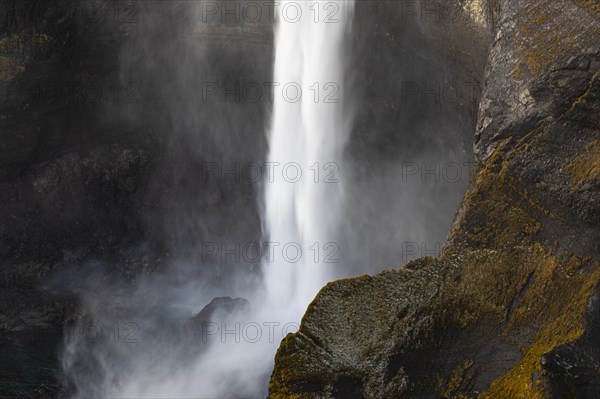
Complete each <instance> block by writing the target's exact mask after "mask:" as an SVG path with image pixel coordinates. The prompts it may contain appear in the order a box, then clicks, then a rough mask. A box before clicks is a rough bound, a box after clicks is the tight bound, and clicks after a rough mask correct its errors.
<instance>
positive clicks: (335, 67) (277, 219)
mask: <svg viewBox="0 0 600 399" xmlns="http://www.w3.org/2000/svg"><path fill="white" fill-rule="evenodd" d="M298 5H301V7H302V9H301V15H302V16H301V17H300V18H299V20H298V21H296V19H297V16H299V15H300V13H298V7H297V6H298ZM353 11H354V1H353V0H352V1H335V2H331V1H318V2H312V1H302V2H297V1H283V2H282V5H281V9H280V12H278V13H277V15H280V16H281V17H280V21H279V24H278V27H277V35H276V57H275V77H274V79H275V82H277V83H279V84H280V87H282V86H285V85H286V84H289V83H297V85H298V86H299V87H301V89H302V96H301V99H300V100H299V101H297V102H294V100H295V99H297V98H298V97H297V96H296V90H295V89H294V88H293V87H292V88H290V89H289V90H288V91H284V95H281V96H277V97H275V104H274V114H273V120H272V126H271V132H270V137H269V146H270V152H269V162H271V163H273V164H274V165H282V167H284V166H285V165H300V170H301V172H302V177H301V179H300V180H299V181H298V182H297V183H290V180H295V177H296V171H297V169H298V168H297V167H292V168H289V169H287V170H288V172H289V173H287V175H288V176H287V177H288V179H287V180H286V179H282V178H276V179H274V181H273V182H272V183H267V184H266V190H265V203H266V208H265V209H266V210H265V217H264V219H265V228H266V232H267V234H268V236H269V239H270V241H271V242H276V243H278V244H280V247H283V246H285V245H286V244H288V243H297V244H298V246H299V247H300V248H302V256H301V258H300V260H299V261H298V262H297V263H292V262H285V261H283V262H278V261H277V260H276V261H275V262H273V263H272V264H270V265H267V267H266V288H267V292H268V302H269V306H270V307H272V306H278V307H283V308H284V309H286V310H287V312H286V313H287V314H288V317H292V318H293V319H294V320H299V318H300V316H301V315H302V313H303V312H304V310H305V309H306V306H307V305H308V303H309V302H310V300H311V299H312V298H313V297H314V296H315V294H316V293H317V291H318V290H319V289H320V288H321V287H322V286H323V285H324V284H325V283H326V282H327V281H328V280H330V278H332V277H333V276H331V275H330V274H329V273H328V271H327V269H330V268H331V263H327V262H331V261H335V260H336V253H335V252H336V251H337V248H338V246H337V244H336V243H335V238H336V229H337V227H338V217H339V212H340V208H341V206H342V204H341V202H342V199H343V198H342V194H343V185H342V184H343V182H342V181H341V179H340V176H341V172H342V166H341V155H342V151H343V149H344V146H345V144H346V141H347V138H348V135H349V130H350V118H349V116H348V115H345V106H344V105H345V101H344V92H345V91H344V83H345V76H346V73H345V62H344V54H345V48H344V47H345V46H344V43H345V41H346V40H347V33H348V30H349V26H350V24H351V21H352V16H353ZM286 93H288V94H287V95H285V94H286ZM286 97H287V98H286ZM277 177H280V176H279V175H277ZM277 253H279V252H277ZM290 253H291V255H290V256H289V257H288V258H289V259H294V260H296V259H297V257H296V256H294V253H295V251H294V249H293V248H292V249H290ZM328 266H329V267H328Z"/></svg>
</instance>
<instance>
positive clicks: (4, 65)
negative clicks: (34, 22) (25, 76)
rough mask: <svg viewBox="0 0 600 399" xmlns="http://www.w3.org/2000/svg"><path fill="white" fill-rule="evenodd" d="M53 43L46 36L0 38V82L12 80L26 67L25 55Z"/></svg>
mask: <svg viewBox="0 0 600 399" xmlns="http://www.w3.org/2000/svg"><path fill="white" fill-rule="evenodd" d="M53 41H54V39H52V37H50V36H48V35H46V34H38V33H34V34H32V35H30V36H26V37H24V36H19V35H12V36H7V37H3V38H0V81H6V80H10V79H14V78H15V77H16V76H17V75H19V74H20V73H23V72H24V71H25V69H26V66H27V60H26V53H28V52H35V51H37V50H39V49H40V48H42V47H43V46H45V45H47V44H50V43H52V42H53Z"/></svg>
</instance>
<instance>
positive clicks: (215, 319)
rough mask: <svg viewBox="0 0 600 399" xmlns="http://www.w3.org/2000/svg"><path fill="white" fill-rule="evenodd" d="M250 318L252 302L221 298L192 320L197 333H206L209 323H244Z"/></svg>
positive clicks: (212, 302) (242, 299)
mask: <svg viewBox="0 0 600 399" xmlns="http://www.w3.org/2000/svg"><path fill="white" fill-rule="evenodd" d="M249 317H250V302H248V301H247V300H246V299H244V298H235V299H233V298H230V297H219V298H215V299H213V300H212V301H211V302H210V303H209V304H208V305H206V306H205V307H204V308H202V310H201V311H200V312H199V313H198V314H197V315H196V316H194V317H193V318H191V319H190V322H191V325H192V328H193V329H194V330H195V331H196V332H200V333H203V332H205V326H206V324H208V323H225V322H238V323H241V322H244V321H245V320H247V319H248V318H249Z"/></svg>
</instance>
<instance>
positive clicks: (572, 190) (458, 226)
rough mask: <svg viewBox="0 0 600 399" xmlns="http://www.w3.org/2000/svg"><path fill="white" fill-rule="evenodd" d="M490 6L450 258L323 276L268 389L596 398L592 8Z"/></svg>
mask: <svg viewBox="0 0 600 399" xmlns="http://www.w3.org/2000/svg"><path fill="white" fill-rule="evenodd" d="M490 4H492V2H490ZM495 4H496V5H498V7H499V8H498V9H497V11H498V13H497V14H496V15H495V18H496V21H495V23H494V24H491V25H489V28H490V29H492V32H493V37H494V39H493V41H492V42H491V43H490V50H489V59H488V65H487V70H486V74H485V81H484V91H483V94H482V98H481V102H480V106H479V116H478V124H477V130H476V137H475V157H476V160H477V162H478V171H477V173H476V175H475V178H474V179H473V181H472V183H471V185H470V187H469V189H468V192H467V194H466V195H465V197H464V199H463V202H462V205H461V206H460V208H459V210H458V212H457V215H456V220H455V223H454V226H453V228H452V231H451V232H450V235H449V238H448V241H447V243H446V246H445V247H444V250H443V252H442V254H441V256H440V257H439V258H437V259H432V258H425V259H422V260H419V261H416V262H412V263H409V264H408V265H406V266H405V267H404V268H403V269H402V270H397V271H388V272H385V273H382V274H380V275H376V276H373V277H367V276H365V277H360V278H356V279H350V280H342V281H338V282H333V283H330V284H328V285H327V286H326V287H325V288H323V289H322V291H321V292H320V293H319V295H318V296H317V297H316V298H315V300H314V301H313V303H312V304H311V305H310V306H309V308H308V310H307V312H306V314H305V316H304V319H303V321H302V325H301V327H300V330H299V332H298V333H296V334H290V335H288V336H287V338H286V339H285V340H284V341H283V342H282V344H281V346H280V348H279V350H278V353H277V355H276V361H275V368H274V371H273V374H272V376H271V384H270V397H272V398H284V397H285V398H288V397H298V398H323V397H326V398H338V397H354V398H373V397H380V398H384V397H385V398H388V397H396V398H416V397H419V398H439V397H442V398H474V397H478V398H528V399H529V398H590V399H591V398H596V397H598V395H600V390H599V389H600V387H599V386H598V375H599V374H598V362H599V361H600V358H599V355H598V351H599V349H600V344H599V343H598V342H600V341H598V340H597V339H596V337H597V333H598V331H597V327H598V326H597V324H598V323H597V314H598V313H597V295H598V292H599V291H598V290H599V282H600V247H599V246H598V242H600V241H599V240H598V238H599V236H598V234H599V233H600V226H599V225H598V220H599V219H598V217H597V215H598V214H597V212H598V203H599V202H598V198H600V179H599V176H598V172H597V170H598V169H597V165H598V159H600V158H599V156H600V152H598V151H597V148H598V147H597V146H598V139H599V138H600V136H599V128H600V126H599V125H598V122H597V120H598V118H597V116H598V114H599V111H600V102H599V101H598V100H599V98H598V93H600V91H599V90H600V86H598V77H599V66H600V64H599V63H598V61H599V57H600V53H599V50H598V46H597V45H596V44H594V43H597V41H598V38H599V37H600V25H599V22H598V18H597V7H596V6H595V5H594V3H593V2H569V1H565V2H550V1H543V0H538V1H501V2H497V3H495ZM482 46H485V43H482Z"/></svg>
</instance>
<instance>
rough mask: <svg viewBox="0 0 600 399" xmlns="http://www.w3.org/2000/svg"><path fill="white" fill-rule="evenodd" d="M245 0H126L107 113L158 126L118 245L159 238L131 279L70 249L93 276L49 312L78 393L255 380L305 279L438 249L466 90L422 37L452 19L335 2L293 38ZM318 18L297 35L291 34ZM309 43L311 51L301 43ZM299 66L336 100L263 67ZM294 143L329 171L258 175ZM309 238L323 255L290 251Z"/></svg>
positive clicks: (257, 391) (210, 391) (186, 391)
mask: <svg viewBox="0 0 600 399" xmlns="http://www.w3.org/2000/svg"><path fill="white" fill-rule="evenodd" d="M329 3H330V4H340V5H342V3H343V2H333V3H332V2H329ZM256 4H257V3H256V2H251V1H239V0H238V1H234V0H231V1H218V2H215V1H195V2H187V1H182V2H172V1H168V2H165V1H147V2H140V3H138V7H139V14H137V17H138V22H137V23H136V25H135V28H132V29H131V31H130V32H128V34H127V40H126V41H125V42H124V44H123V45H122V46H121V49H120V52H119V75H120V79H121V82H122V83H123V84H130V83H133V84H134V87H135V89H136V90H139V99H140V101H137V102H134V103H131V104H128V105H127V106H124V107H122V108H120V109H119V110H107V111H106V112H107V114H108V115H110V116H111V117H117V116H118V117H119V118H123V119H124V120H126V121H128V123H129V124H130V125H131V126H132V127H134V126H136V127H139V126H142V127H143V128H144V129H148V130H149V131H150V132H151V134H150V136H151V137H152V138H153V140H156V142H157V143H158V146H157V147H158V148H159V150H158V154H156V159H157V161H156V164H157V166H156V168H154V169H153V170H152V172H151V173H149V176H148V179H149V181H150V184H148V186H147V187H146V188H145V189H144V191H143V192H142V193H140V195H141V196H142V197H143V198H144V201H145V203H147V204H148V206H147V207H145V208H143V209H140V210H139V214H140V218H141V219H142V220H143V221H144V224H145V226H146V227H147V229H146V235H145V236H144V237H143V240H142V242H141V243H140V244H137V245H136V246H134V247H133V248H132V249H131V250H132V251H146V250H147V251H149V252H150V253H152V254H154V255H155V257H154V258H152V259H150V260H149V263H152V264H153V266H151V267H150V268H151V269H152V272H151V273H147V274H144V275H142V276H136V277H135V278H124V279H115V278H113V277H108V276H109V275H110V270H111V268H112V265H111V264H110V262H107V261H105V260H98V261H96V262H88V263H83V264H81V265H79V268H78V270H79V271H78V272H77V273H81V271H82V270H83V271H85V270H93V272H90V274H89V275H88V276H87V277H86V278H87V279H88V280H89V281H90V282H93V284H90V287H89V289H87V290H85V291H82V292H81V293H80V300H81V304H80V307H79V308H80V311H79V313H78V317H77V318H76V319H75V320H73V323H72V324H70V325H69V326H68V327H67V328H66V331H65V339H64V351H63V354H62V366H63V372H64V376H65V383H66V385H67V387H68V391H69V392H70V394H71V395H72V396H73V397H75V398H78V397H81V398H84V397H140V398H141V397H177V398H186V397H190V398H191V397H194V398H198V397H207V398H208V397H264V396H265V395H266V394H267V389H268V381H269V377H270V373H271V369H272V366H273V356H274V354H275V351H276V350H277V347H278V346H279V343H280V341H281V339H282V338H284V337H285V335H286V334H287V333H290V332H294V331H296V330H297V328H298V327H299V323H300V322H301V316H302V314H303V313H304V310H305V309H306V306H308V304H309V303H310V301H311V300H312V298H313V297H314V296H315V295H316V294H317V292H318V290H319V288H320V287H322V286H323V285H324V284H326V283H327V282H328V281H332V280H335V279H339V278H346V277H352V276H356V275H361V274H373V273H377V272H379V271H382V270H385V269H388V268H400V267H402V265H403V264H404V263H406V262H407V261H409V260H411V259H415V258H418V257H421V256H435V255H436V254H437V253H439V251H440V250H441V249H442V245H443V242H444V239H445V236H446V234H447V231H448V229H449V226H450V224H451V222H452V219H453V213H454V210H455V209H456V208H457V206H458V203H459V201H460V198H461V197H462V195H463V194H464V191H465V189H466V186H467V184H468V181H469V177H470V176H469V172H470V170H471V164H470V159H469V156H468V155H467V154H469V153H470V148H469V146H470V143H471V141H472V139H471V137H470V136H469V133H468V132H472V131H473V126H474V124H475V118H476V115H473V114H471V113H469V111H468V110H469V109H471V107H466V106H465V104H468V103H476V102H477V96H478V93H477V87H478V82H469V81H466V80H465V76H468V75H469V73H468V71H456V70H455V69H454V68H453V65H452V64H451V63H449V61H448V60H447V59H446V58H445V57H444V54H443V53H442V51H441V48H443V46H444V44H443V43H439V42H435V41H434V40H433V39H431V38H430V34H431V31H434V30H444V29H452V23H451V22H447V21H446V20H445V19H441V20H440V21H433V22H432V21H426V20H423V18H421V17H420V16H414V15H412V14H411V15H408V14H407V13H406V10H405V9H403V8H402V6H401V5H400V4H395V3H393V2H375V1H373V2H368V1H364V2H361V1H358V2H356V5H355V9H353V10H345V11H344V12H342V11H340V14H339V16H343V17H348V18H350V19H351V20H346V21H342V22H337V23H335V24H332V25H333V26H330V27H329V30H328V29H325V28H324V27H325V25H324V22H323V20H324V19H325V18H327V17H328V16H330V15H328V14H327V11H331V10H326V9H323V10H322V14H320V15H319V16H320V18H321V19H320V20H319V22H314V20H313V19H312V17H314V15H311V18H310V19H308V20H306V19H305V20H303V21H302V23H304V24H305V25H306V26H305V27H304V28H299V27H298V26H295V28H297V29H299V31H298V32H295V35H297V36H295V38H293V39H291V40H292V42H293V40H296V41H297V42H298V44H299V47H298V48H289V46H290V43H291V42H290V41H289V40H284V39H283V38H282V36H283V35H284V34H285V33H284V32H282V30H281V25H280V24H278V23H277V21H278V20H279V19H278V18H281V12H282V10H281V9H278V8H273V5H261V11H260V12H261V14H260V15H261V17H257V16H256V15H258V14H252V15H253V17H252V18H250V17H249V16H248V15H249V14H248V12H250V11H253V12H254V11H255V10H254V8H252V7H254V5H256ZM315 4H317V3H315ZM318 4H320V5H323V6H324V5H325V3H318ZM226 7H231V8H226ZM249 7H250V8H249ZM343 7H348V4H345V5H342V8H343ZM226 10H230V12H226ZM340 10H341V9H340ZM304 11H305V12H307V11H310V10H308V8H307V7H305V8H304ZM334 11H335V10H334ZM271 16H273V18H271ZM307 21H308V22H307ZM288 27H289V26H288ZM320 28H323V29H325V31H322V32H320V33H319V34H318V35H316V37H314V38H313V42H311V41H310V40H308V39H306V38H305V37H304V36H302V34H306V33H307V32H308V33H310V32H314V31H316V30H318V29H320ZM302 29H304V30H302ZM288 34H289V32H288ZM336 35H338V36H336ZM323 38H328V39H327V40H325V42H324V40H323ZM278 40H279V41H278ZM310 43H312V46H319V45H321V46H322V47H320V48H319V50H320V51H321V53H319V51H318V50H315V48H305V49H302V47H301V46H302V45H303V44H304V45H308V44H310ZM278 45H279V46H284V48H279V47H278ZM286 46H287V47H286ZM283 50H287V51H289V54H285V55H283V57H284V61H281V59H282V58H281V57H282V51H283ZM323 52H324V53H323ZM319 54H321V55H329V56H330V57H331V59H318V58H319V57H318V56H319ZM278 56H280V59H279V60H278V59H277V57H278ZM295 56H297V57H299V60H296V61H294V60H293V59H292V58H293V57H295ZM325 58H327V57H325ZM278 62H279V64H278ZM281 63H283V64H285V65H282V64H281ZM278 66H279V68H280V69H279V72H280V73H279V75H278V69H277V68H278ZM296 67H298V68H300V70H294V68H296ZM327 67H330V69H327ZM476 67H477V66H474V68H476ZM302 68H304V69H302ZM323 70H325V72H323ZM282 71H285V73H282ZM307 71H308V72H307ZM311 71H312V75H311V73H310V72H311ZM327 72H331V73H334V74H335V75H336V76H337V77H336V78H332V76H331V75H327ZM313 78H314V79H316V80H317V81H322V82H325V83H331V81H334V82H336V83H339V87H340V88H341V90H340V91H339V94H338V95H339V96H340V97H339V100H340V101H339V102H337V103H335V106H333V107H332V106H329V108H326V111H323V108H322V106H324V105H326V104H316V103H315V102H314V101H312V99H311V101H308V102H305V103H302V102H301V103H300V104H296V103H290V102H289V101H285V100H284V101H282V97H281V94H280V93H281V91H279V90H278V89H279V88H280V86H278V85H277V84H281V83H282V82H279V81H286V82H287V81H288V80H290V81H294V82H295V83H299V84H301V85H303V87H305V86H307V85H310V84H311V83H310V82H309V80H310V79H313ZM302 79H306V81H302ZM428 84H429V86H428V87H427V85H428ZM281 86H282V85H281ZM449 87H451V89H452V90H454V91H452V95H449V94H448V93H449V91H448V90H446V89H448V88H449ZM304 91H305V92H310V88H308V89H306V88H305V90H304ZM458 92H460V93H459V94H460V95H459V94H458ZM257 93H259V94H260V95H258V94H257ZM278 93H279V96H278ZM311 94H312V93H311ZM325 94H327V93H325ZM290 104H294V106H293V107H292V108H291V109H287V111H285V112H287V113H288V114H287V115H286V116H285V117H284V120H278V115H279V117H280V118H281V112H282V108H285V107H287V106H290V107H291V105H290ZM319 105H320V106H321V108H319ZM329 105H331V104H329ZM312 106H314V107H315V108H311V107H312ZM306 115H312V116H310V117H307V116H306ZM294 116H296V117H297V118H298V120H295V119H294ZM311 118H313V119H312V125H311V124H310V123H309V122H311ZM307 120H308V122H307ZM290 122H291V123H290ZM286 123H288V124H290V128H289V131H288V130H287V129H286V128H285V124H286ZM303 123H304V124H305V125H306V126H305V128H304V129H303V128H302V127H301V125H302V124H303ZM320 128H322V130H323V131H322V132H319V129H320ZM332 130H333V131H335V134H333V135H332V134H331V131H332ZM277 132H279V133H281V134H283V136H281V138H280V139H281V140H282V141H281V142H280V143H279V144H277V142H276V140H274V138H277V134H278V133H277ZM311 134H315V135H316V136H315V137H309V136H310V135H311ZM332 136H335V137H336V139H335V140H333V139H332ZM304 138H306V140H304V141H303V140H302V139H304ZM296 139H297V140H298V141H293V140H296ZM330 139H331V140H333V142H331V143H329V144H328V142H327V140H330ZM269 140H272V141H269ZM307 143H308V144H307ZM309 144H310V145H312V146H316V149H317V150H316V152H317V153H318V155H314V154H311V153H310V150H308V149H304V147H303V146H304V145H306V147H307V148H309V147H310V145H309ZM282 151H284V153H282ZM286 151H287V152H286ZM319 151H321V152H320V153H319ZM295 161H298V162H299V163H300V164H301V165H302V171H303V172H304V173H311V172H312V170H311V169H310V166H311V165H313V164H314V163H315V162H317V163H319V167H320V168H321V167H323V166H325V165H326V164H328V163H332V164H333V169H327V168H325V169H321V170H320V171H321V173H322V174H321V175H320V177H321V178H325V177H327V173H329V172H334V177H335V182H336V183H335V184H330V185H326V184H317V183H314V184H313V183H309V184H308V185H304V186H301V187H302V188H301V189H297V187H298V186H290V183H289V182H288V181H287V180H285V179H284V181H282V180H281V177H282V176H280V175H279V174H277V173H278V171H277V173H275V175H274V178H275V183H273V182H271V181H270V180H269V177H273V176H271V175H270V174H269V173H270V170H269V167H268V165H269V164H270V163H277V162H279V163H282V164H285V163H289V162H295ZM309 171H311V172H309ZM288 177H289V176H288ZM311 177H312V176H311ZM290 187H292V188H294V189H292V190H291V191H287V189H289V188H290ZM295 189H297V190H296V191H295ZM312 190H314V191H312ZM302 195H305V196H308V197H309V198H304V199H301V198H300V199H298V196H300V197H301V196H302ZM287 197H294V198H296V199H295V200H294V199H290V198H287ZM286 198H287V199H286ZM277 199H279V200H281V203H278V201H277ZM274 203H275V204H276V205H274ZM273 242H276V243H277V245H273ZM286 243H298V244H299V245H300V247H301V248H302V249H303V253H304V254H305V259H304V260H303V262H301V264H300V265H297V264H296V263H295V262H293V263H294V264H293V265H291V266H290V262H289V259H287V258H285V256H284V255H282V254H284V253H283V252H281V249H282V247H284V246H285V244H286ZM315 243H316V244H317V247H318V249H319V250H320V253H319V254H320V258H319V261H312V258H310V260H309V261H306V259H308V256H312V255H314V252H311V249H310V247H311V246H312V244H315ZM326 256H329V258H328V260H329V261H328V262H325V261H324V260H323V259H324V257H326ZM271 257H272V259H271ZM282 263H283V265H282ZM290 267H291V268H292V269H293V271H292V272H290ZM274 270H275V272H274ZM74 273H76V272H75V271H65V272H63V274H61V275H57V276H55V280H56V281H64V279H68V278H74V277H73V276H74ZM69 276H70V277H69ZM215 298H217V299H215Z"/></svg>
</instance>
